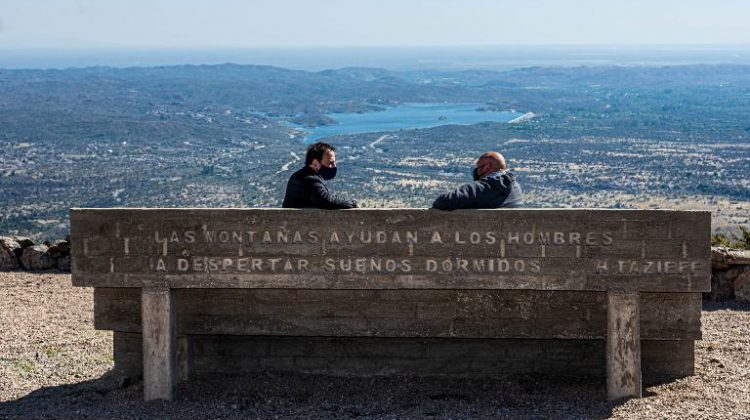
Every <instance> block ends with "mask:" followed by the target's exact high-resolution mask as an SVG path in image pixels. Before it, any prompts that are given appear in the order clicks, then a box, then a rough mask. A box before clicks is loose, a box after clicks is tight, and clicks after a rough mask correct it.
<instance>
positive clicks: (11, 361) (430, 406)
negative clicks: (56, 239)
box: [0, 272, 750, 419]
mask: <svg viewBox="0 0 750 420" xmlns="http://www.w3.org/2000/svg"><path fill="white" fill-rule="evenodd" d="M0 328H1V329H0V419H4V418H24V419H26V418H55V419H58V418H76V419H78V418H95V419H106V418H123V419H124V418H144V419H145V418H148V419H150V418H190V419H204V418H290V417H292V418H353V417H363V418H382V419H391V418H427V417H428V418H477V417H479V418H502V417H506V418H522V419H535V418H610V417H611V418H716V419H728V418H750V305H742V304H738V303H735V302H730V303H723V304H713V303H706V304H705V305H704V311H703V340H702V341H699V342H697V343H696V352H697V355H696V375H695V376H692V377H690V378H684V379H680V380H676V381H673V382H669V383H666V384H661V385H657V386H651V387H646V388H645V390H644V391H645V392H644V394H645V397H644V398H642V399H638V400H629V401H626V402H620V403H607V402H606V401H605V400H606V395H605V389H604V381H603V379H575V378H553V377H538V376H537V377H532V376H521V377H518V376H516V377H507V378H499V379H482V380H476V379H475V380H469V379H440V378H405V377H395V378H394V377H390V378H383V377H377V378H334V377H325V376H316V375H292V374H274V373H266V374H261V375H256V376H253V377H249V378H248V377H242V378H240V377H238V378H232V379H227V378H213V379H211V378H207V379H204V380H202V381H195V382H191V383H190V384H189V385H185V384H183V385H181V386H180V387H179V389H178V398H177V401H176V402H174V403H166V402H152V403H148V404H146V403H143V402H142V385H141V384H140V383H139V382H137V381H133V380H131V379H129V378H124V377H121V376H119V375H118V374H116V373H115V372H113V371H112V370H111V369H112V366H113V363H112V334H111V333H110V332H107V331H95V330H94V329H93V292H92V290H91V289H86V288H74V287H71V285H70V275H67V274H55V273H40V274H30V273H20V272H12V273H0Z"/></svg>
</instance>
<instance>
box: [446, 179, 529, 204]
mask: <svg viewBox="0 0 750 420" xmlns="http://www.w3.org/2000/svg"><path fill="white" fill-rule="evenodd" d="M522 195H523V193H522V192H521V186H520V185H518V181H516V176H515V175H514V174H513V173H511V172H507V171H496V172H493V173H491V174H489V175H487V176H485V177H483V178H481V179H480V180H478V181H474V182H472V183H470V184H465V185H462V186H460V187H458V188H456V189H455V190H453V191H449V192H447V193H445V194H442V195H441V196H439V197H438V198H437V200H435V202H434V203H433V204H432V208H434V209H439V210H458V209H496V208H501V207H521V205H522V199H523V197H522Z"/></svg>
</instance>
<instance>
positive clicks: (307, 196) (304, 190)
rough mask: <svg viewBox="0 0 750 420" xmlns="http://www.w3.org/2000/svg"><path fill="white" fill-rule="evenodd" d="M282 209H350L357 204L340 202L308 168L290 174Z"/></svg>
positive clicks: (323, 181)
mask: <svg viewBox="0 0 750 420" xmlns="http://www.w3.org/2000/svg"><path fill="white" fill-rule="evenodd" d="M282 207H284V208H303V207H312V208H318V209H351V208H354V207H357V203H355V202H354V201H351V200H341V199H339V198H337V197H336V195H335V194H334V193H332V192H331V191H330V190H329V189H328V187H327V186H326V182H325V180H323V177H322V176H320V175H319V174H318V173H317V172H315V171H314V170H312V168H310V167H309V166H305V167H304V168H302V169H300V170H299V171H297V172H295V173H293V174H292V176H291V177H290V178H289V182H288V183H287V184H286V194H285V195H284V204H282Z"/></svg>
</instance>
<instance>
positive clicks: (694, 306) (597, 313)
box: [94, 287, 701, 340]
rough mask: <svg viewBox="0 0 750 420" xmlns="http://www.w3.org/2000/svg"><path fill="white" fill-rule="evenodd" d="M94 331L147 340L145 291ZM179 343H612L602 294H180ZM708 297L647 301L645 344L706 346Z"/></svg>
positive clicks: (133, 294)
mask: <svg viewBox="0 0 750 420" xmlns="http://www.w3.org/2000/svg"><path fill="white" fill-rule="evenodd" d="M94 297H95V315H96V316H95V320H96V321H95V326H96V328H98V329H102V330H114V331H122V332H140V331H141V321H140V317H141V315H140V314H141V308H140V299H141V297H140V290H139V289H135V288H103V287H98V288H96V289H95V290H94ZM174 297H175V310H176V317H177V333H178V334H180V335H183V334H193V335H194V334H222V335H224V334H230V335H285V336H323V335H330V334H331V333H332V332H335V334H336V335H338V336H355V337H356V336H359V337H362V336H369V337H445V338H449V337H465V338H478V337H484V338H539V339H551V338H560V339H571V338H572V339H604V338H606V327H607V326H606V319H607V307H606V306H607V305H606V304H607V302H606V299H607V296H606V293H603V292H576V291H554V292H553V291H535V290H305V289H255V290H253V289H176V290H175V291H174ZM700 316H701V296H700V293H643V294H642V296H641V336H642V337H643V338H644V339H648V340H698V339H700V338H701V323H700Z"/></svg>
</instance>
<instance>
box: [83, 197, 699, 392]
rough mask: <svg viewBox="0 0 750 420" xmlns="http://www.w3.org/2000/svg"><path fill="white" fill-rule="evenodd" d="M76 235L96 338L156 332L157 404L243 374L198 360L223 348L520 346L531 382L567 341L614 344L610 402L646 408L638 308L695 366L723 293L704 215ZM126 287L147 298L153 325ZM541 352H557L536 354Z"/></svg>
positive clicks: (233, 223)
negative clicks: (201, 383) (631, 400)
mask: <svg viewBox="0 0 750 420" xmlns="http://www.w3.org/2000/svg"><path fill="white" fill-rule="evenodd" d="M436 216H439V217H436ZM71 230H72V238H73V241H72V243H73V249H72V256H73V265H74V272H73V282H74V284H75V285H78V286H94V287H96V288H97V327H99V328H112V329H114V330H115V331H118V333H117V334H118V336H120V337H122V334H132V333H137V332H139V331H142V332H143V369H144V377H145V385H144V388H145V393H146V399H155V398H163V399H171V398H172V396H173V392H174V381H175V378H176V377H177V376H178V375H179V376H180V377H187V376H189V375H190V374H191V371H192V370H193V369H192V368H193V367H195V370H197V371H200V370H201V369H202V368H203V369H209V370H210V366H212V365H213V364H215V363H218V364H219V365H224V364H227V363H228V364H230V365H231V363H232V362H231V360H232V357H229V358H222V357H220V356H219V355H218V354H217V356H216V357H213V356H211V355H210V353H211V351H208V352H206V351H204V347H201V346H204V345H205V343H206V341H205V340H204V338H205V337H210V336H221V337H227V335H238V336H241V337H239V338H238V339H239V340H245V339H246V337H242V336H245V335H283V336H286V337H288V338H289V339H291V340H299V339H301V338H300V337H299V336H312V337H314V338H320V337H322V336H326V337H343V338H353V339H360V340H372V339H374V338H375V337H379V338H387V339H397V338H399V339H400V338H417V339H427V340H440V339H455V338H456V337H462V338H475V339H476V338H492V339H510V341H505V344H508V343H510V344H509V345H510V347H508V348H507V349H506V350H503V351H502V352H501V353H502V354H503V355H504V356H503V357H502V358H501V359H500V360H503V362H501V363H500V364H503V363H507V361H510V362H513V361H514V359H515V357H514V354H516V353H517V352H520V353H523V354H525V356H524V357H528V358H529V360H530V361H529V362H528V363H518V364H517V366H518V367H519V369H521V370H526V371H534V369H537V368H535V367H534V366H536V365H535V363H538V362H540V361H544V360H548V359H547V355H548V353H549V355H550V358H549V360H554V359H555V358H557V357H561V358H563V359H565V358H568V357H570V356H569V354H573V352H566V351H562V352H560V350H559V349H558V347H559V346H561V345H564V342H565V341H566V340H569V339H576V340H595V339H599V338H604V337H605V336H606V348H607V352H606V362H607V363H606V371H607V378H608V379H607V387H608V395H609V397H610V399H616V398H620V397H626V396H640V392H641V341H640V339H641V332H640V330H641V320H640V308H639V305H640V299H639V294H640V293H643V294H644V296H650V297H652V298H655V300H651V301H649V300H648V299H646V300H645V301H646V302H649V303H653V302H654V301H659V304H658V305H653V304H652V305H651V306H648V305H646V307H647V308H648V309H647V314H648V315H647V317H646V318H645V320H646V321H645V323H644V325H645V329H644V334H646V335H647V336H648V337H653V338H657V339H660V340H665V341H663V343H672V344H670V345H674V348H675V349H681V350H682V352H689V353H690V354H692V348H693V342H692V340H693V339H696V338H699V337H700V327H699V325H700V320H699V319H700V315H699V306H698V305H696V302H699V301H698V296H699V295H698V293H699V292H705V291H708V290H709V287H710V271H711V259H710V257H711V254H710V246H709V245H710V240H709V239H710V238H709V237H710V213H708V212H673V211H636V210H629V211H622V210H487V211H457V212H450V213H443V212H436V211H431V210H352V211H337V212H330V211H320V210H282V209H228V210H215V209H150V210H146V209H103V210H95V209H75V210H72V211H71ZM107 288H112V289H107ZM127 288H143V295H142V306H141V319H140V320H138V319H137V315H133V314H132V310H133V308H135V306H136V305H134V304H133V303H132V302H131V301H129V300H128V296H129V294H128V292H127ZM234 288H241V289H245V288H246V289H253V290H249V291H246V290H239V291H237V290H230V289H234ZM195 289H211V290H208V291H196V290H195ZM136 290H138V289H136ZM112 292H114V293H119V294H120V296H113V295H112ZM602 292H604V293H602ZM649 293H650V294H651V295H649ZM605 294H606V296H607V297H606V298H605V299H602V296H603V295H605ZM668 295H674V297H672V296H668ZM175 297H177V299H175ZM670 304H671V306H670ZM660 305H661V306H660ZM665 308H669V309H673V310H671V311H668V310H666V309H665ZM696 309H697V310H698V311H697V312H696ZM605 313H606V319H605V316H603V315H604V314H605ZM696 314H698V315H696ZM605 321H606V322H605ZM178 334H182V335H183V336H187V338H185V339H183V340H181V341H180V343H181V344H180V346H179V348H180V351H179V353H180V366H181V367H180V368H179V369H178V368H177V367H176V366H175V357H176V356H175V353H176V352H177V350H176V347H177V346H176V344H175V339H176V336H177V335H178ZM531 339H536V341H538V342H539V341H545V342H546V341H547V340H548V341H549V343H553V344H549V346H548V347H549V350H542V354H543V356H540V355H539V354H538V352H539V351H540V350H539V349H538V348H536V347H535V346H534V344H533V343H534V340H531ZM523 340H528V343H531V344H530V345H529V344H528V343H526V342H523ZM602 341H603V340H602ZM600 342H601V341H600ZM652 342H654V341H652ZM201 343H204V344H201ZM498 343H499V342H498V341H496V342H495V344H498ZM238 346H239V347H238V348H241V347H242V344H238ZM230 347H231V346H230ZM417 347H419V346H417ZM438 347H439V346H438ZM572 347H575V345H573V346H572ZM399 348H401V350H403V351H405V352H406V353H409V352H410V351H411V350H409V348H410V346H409V345H408V344H407V345H405V346H402V347H399ZM655 348H657V349H660V350H662V351H663V349H664V345H658V346H656V347H655ZM685 349H687V350H685ZM414 351H417V352H419V351H422V350H414ZM424 351H425V352H427V353H430V351H427V350H424ZM427 353H425V354H427ZM526 353H528V354H526ZM657 353H658V352H655V353H654V354H657ZM130 354H132V352H131V353H130ZM207 354H208V355H209V356H208V357H206V355H207ZM199 355H200V357H199ZM584 355H585V352H584ZM295 357H296V358H295ZM411 357H413V358H416V359H419V360H421V362H419V363H416V364H413V363H411V364H410V363H406V365H411V366H431V367H432V368H435V367H436V365H434V364H431V362H430V360H432V359H431V358H429V357H424V358H420V357H417V356H416V353H415V354H412V355H411ZM118 358H119V360H118ZM584 358H585V357H584ZM115 359H116V364H117V365H118V366H120V365H122V364H123V363H125V362H126V361H127V360H131V361H132V357H130V356H126V355H124V353H123V352H122V351H119V355H118V351H117V350H116V351H115ZM355 359H356V358H355ZM257 360H258V363H261V364H262V363H264V362H261V361H262V360H268V359H264V358H258V359H257ZM280 360H281V362H280V363H288V364H289V366H297V365H299V364H305V363H310V364H313V365H314V364H315V363H321V361H320V360H317V361H314V360H312V359H311V358H307V357H304V356H292V357H291V358H290V357H286V358H282V359H280ZM471 360H473V358H469V359H468V362H465V363H472V362H471ZM648 360H650V361H651V362H652V363H653V361H654V360H661V359H660V358H659V357H656V358H651V359H648ZM680 360H682V361H684V360H692V358H691V357H683V358H681V359H680ZM358 363H359V362H355V364H358ZM396 363H398V362H396ZM465 363H464V364H465ZM476 363H479V362H476ZM496 363H497V362H496ZM656 364H657V365H658V362H656ZM454 365H455V366H462V365H461V364H460V363H458V364H456V363H454ZM553 365H554V366H558V365H555V364H545V363H542V364H541V365H540V366H548V367H549V366H553ZM206 366H209V368H206ZM344 366H346V364H344ZM384 366H387V365H384ZM575 366H577V365H576V364H575V363H573V364H570V365H569V366H568V369H569V370H572V369H576V368H577V367H575ZM351 367H352V369H355V368H354V366H351ZM371 368H372V366H370V367H369V368H368V369H371ZM217 369H218V368H217ZM439 369H447V368H446V367H442V368H439ZM550 369H552V368H550ZM687 369H689V370H690V371H692V367H690V368H685V367H684V366H683V365H682V364H680V366H679V367H677V368H675V369H674V371H687ZM313 370H314V369H313ZM355 370H356V369H355ZM552 370H553V371H554V369H552Z"/></svg>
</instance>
